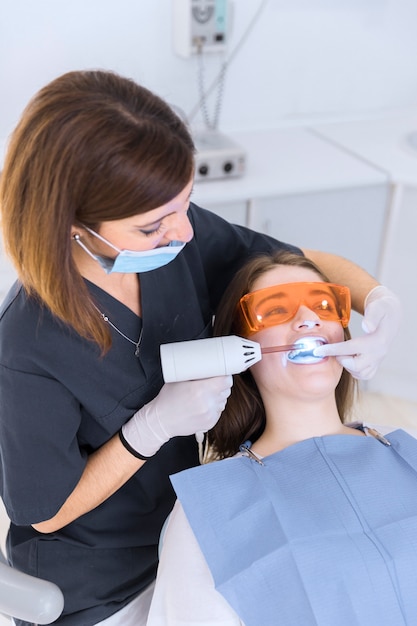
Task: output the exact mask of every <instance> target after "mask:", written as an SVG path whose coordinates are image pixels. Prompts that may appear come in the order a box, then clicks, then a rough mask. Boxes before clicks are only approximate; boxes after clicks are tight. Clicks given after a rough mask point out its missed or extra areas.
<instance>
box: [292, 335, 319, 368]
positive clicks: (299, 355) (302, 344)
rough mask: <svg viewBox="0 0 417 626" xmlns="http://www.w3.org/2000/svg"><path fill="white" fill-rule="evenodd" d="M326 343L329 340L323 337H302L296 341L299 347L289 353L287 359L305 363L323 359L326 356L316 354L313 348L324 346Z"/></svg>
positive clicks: (295, 343)
mask: <svg viewBox="0 0 417 626" xmlns="http://www.w3.org/2000/svg"><path fill="white" fill-rule="evenodd" d="M325 343H327V341H326V339H324V338H323V337H300V339H297V340H296V341H295V342H294V345H296V346H297V348H296V349H294V350H290V352H288V353H287V359H288V361H291V363H300V364H303V365H309V364H310V363H318V362H319V361H323V359H325V358H326V357H323V356H314V354H313V350H314V349H315V348H318V347H319V346H323V345H324V344H325ZM298 346H299V347H298Z"/></svg>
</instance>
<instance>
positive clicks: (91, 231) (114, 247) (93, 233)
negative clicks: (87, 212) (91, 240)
mask: <svg viewBox="0 0 417 626" xmlns="http://www.w3.org/2000/svg"><path fill="white" fill-rule="evenodd" d="M83 228H85V230H87V231H88V232H89V233H90V235H94V237H97V239H100V241H102V242H103V243H105V244H106V245H108V246H110V248H113V250H116V252H121V250H120V248H117V247H116V246H114V245H113V244H112V243H111V242H110V241H107V239H105V238H104V237H102V236H101V235H99V234H98V233H96V232H95V231H94V230H91V228H89V227H88V226H83Z"/></svg>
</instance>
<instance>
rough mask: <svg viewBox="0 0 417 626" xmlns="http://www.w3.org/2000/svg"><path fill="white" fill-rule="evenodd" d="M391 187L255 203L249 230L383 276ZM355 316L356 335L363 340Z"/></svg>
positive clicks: (338, 191)
mask: <svg viewBox="0 0 417 626" xmlns="http://www.w3.org/2000/svg"><path fill="white" fill-rule="evenodd" d="M387 203H388V187H387V186H386V185H378V186H372V187H360V188H350V189H338V190H332V191H323V192H320V193H311V194H307V193H306V194H299V195H291V196H279V197H274V198H267V199H262V200H256V201H254V202H253V203H252V206H251V209H250V212H249V220H248V222H249V226H250V227H251V228H254V229H255V230H259V231H262V232H266V233H268V234H270V235H273V236H274V237H276V238H277V239H280V240H282V241H286V242H288V243H292V244H295V245H298V246H300V247H301V248H310V249H315V250H322V251H325V252H332V253H335V254H338V255H341V256H344V257H346V258H348V259H350V260H351V261H354V262H355V263H357V264H358V265H360V266H362V267H363V268H365V269H366V270H367V271H368V272H369V273H370V274H372V275H374V276H378V273H379V264H380V254H381V245H382V239H383V233H384V225H385V219H386V213H387ZM360 321H361V316H359V315H357V314H353V315H352V322H351V324H350V328H351V331H352V334H353V335H355V336H356V335H358V334H362V330H361V326H360Z"/></svg>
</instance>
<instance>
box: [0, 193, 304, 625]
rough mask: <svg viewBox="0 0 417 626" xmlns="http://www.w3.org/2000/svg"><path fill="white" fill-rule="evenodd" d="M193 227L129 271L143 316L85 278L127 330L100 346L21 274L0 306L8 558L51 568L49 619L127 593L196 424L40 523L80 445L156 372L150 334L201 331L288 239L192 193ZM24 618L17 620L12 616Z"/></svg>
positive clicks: (116, 422) (67, 620)
mask: <svg viewBox="0 0 417 626" xmlns="http://www.w3.org/2000/svg"><path fill="white" fill-rule="evenodd" d="M189 217H190V220H191V222H192V225H193V228H194V238H193V239H192V241H191V242H189V243H188V244H187V245H186V246H185V248H184V250H183V251H182V252H181V253H180V254H179V256H178V257H177V258H176V259H175V260H173V261H172V262H171V263H169V264H168V265H166V266H165V267H163V268H160V269H157V270H154V271H152V272H147V273H144V274H141V276H140V283H141V294H142V295H141V298H142V319H140V318H139V317H137V316H136V315H135V314H134V313H133V312H132V311H131V310H130V309H128V308H127V307H125V306H124V305H123V304H121V303H120V302H119V301H118V300H116V299H114V298H113V297H112V296H110V295H109V294H107V293H106V292H104V291H102V290H101V289H100V288H98V287H97V286H95V285H93V284H92V283H89V282H87V286H88V288H89V290H90V292H91V295H92V297H93V298H94V300H95V302H96V304H97V306H98V308H99V309H100V310H101V311H102V312H103V313H105V314H106V315H108V317H109V319H110V320H112V321H113V322H114V323H115V324H116V326H117V327H118V328H119V329H121V330H122V331H123V333H125V334H126V335H127V336H128V337H130V338H131V339H133V340H136V339H137V338H138V337H139V335H140V331H141V328H142V324H143V337H142V342H141V346H140V355H139V358H138V357H136V356H135V354H134V352H135V346H134V345H132V344H131V343H130V342H128V341H127V340H126V339H124V338H123V337H121V336H120V335H119V334H118V333H116V332H114V333H113V345H112V348H111V349H110V351H109V352H108V353H107V354H106V355H105V356H104V357H102V356H100V354H99V350H98V349H97V347H96V346H95V345H94V344H92V343H90V342H88V341H85V340H84V339H82V338H80V337H79V336H78V335H77V334H76V333H75V332H73V331H72V330H71V329H69V328H68V327H66V326H65V325H64V324H62V323H61V322H59V321H57V319H56V318H54V317H53V316H52V315H51V314H50V312H49V311H48V310H47V309H45V308H43V307H42V306H41V304H40V303H38V302H37V301H36V300H35V299H33V298H28V297H27V296H26V294H25V292H24V290H23V289H22V287H21V285H20V284H19V283H16V284H15V285H14V286H13V287H12V288H11V290H10V292H9V294H8V296H7V297H6V299H5V301H4V303H3V305H2V308H1V310H0V461H1V464H0V472H1V475H0V478H1V483H0V484H1V496H2V498H3V500H4V503H5V506H6V509H7V512H8V514H9V517H10V519H11V520H12V523H11V527H10V532H9V536H8V554H9V558H10V560H11V562H12V564H13V566H15V567H16V568H18V569H20V570H22V571H25V572H27V573H29V574H32V575H35V576H39V577H41V578H45V579H47V580H51V581H54V582H55V583H56V584H57V585H58V586H59V587H60V588H61V589H62V591H63V593H64V596H65V608H64V612H63V615H62V617H61V618H60V619H58V621H57V622H56V623H59V624H65V625H82V626H89V625H91V624H95V623H97V622H99V621H101V620H103V619H105V618H106V617H108V616H109V615H111V614H113V613H114V612H116V611H117V610H119V609H121V608H122V607H123V606H125V605H126V604H127V603H128V602H129V601H130V600H131V599H132V598H133V597H134V596H135V595H136V594H138V593H139V592H140V591H142V590H143V589H144V588H145V587H146V586H147V585H148V584H149V583H150V582H151V581H152V580H153V579H154V577H155V573H156V567H157V545H158V539H159V533H160V529H161V526H162V524H163V522H164V520H165V518H166V517H167V515H168V513H169V512H170V510H171V508H172V506H173V503H174V493H173V490H172V487H171V485H170V482H169V479H168V476H169V475H170V474H174V473H176V472H178V471H180V470H182V469H185V468H188V467H191V466H193V465H196V464H198V455H197V447H196V443H195V438H194V436H191V437H176V438H174V439H172V440H171V441H169V442H168V443H167V444H165V445H164V446H163V447H162V448H161V450H160V451H159V452H158V453H157V454H156V455H155V456H154V457H153V458H152V459H151V460H149V461H147V463H145V465H144V466H143V467H142V468H141V469H140V471H138V472H137V473H136V474H135V475H134V476H133V477H132V478H131V479H130V480H129V481H128V482H127V483H126V484H125V485H124V486H123V487H121V488H120V489H119V490H118V491H117V492H116V493H115V494H114V495H113V496H111V497H110V498H109V499H108V500H107V501H105V502H104V503H103V504H101V505H100V506H98V507H97V508H96V509H94V510H93V511H91V512H90V513H87V514H85V515H83V516H82V517H80V518H78V519H77V520H76V521H75V522H73V523H71V524H69V525H68V526H66V527H65V528H63V529H62V530H60V531H58V532H56V533H51V534H48V535H45V534H40V533H38V532H36V531H35V530H34V529H33V528H32V527H31V526H30V524H34V523H36V522H40V521H42V520H46V519H49V518H51V517H53V516H54V515H55V514H56V513H57V511H58V510H59V508H60V507H61V506H62V504H63V503H64V502H65V500H66V498H67V497H68V496H69V494H70V493H71V492H72V491H73V489H74V488H75V486H76V484H77V482H78V481H79V479H80V477H81V475H82V473H83V469H84V467H85V464H86V460H87V457H88V455H89V454H90V453H91V452H93V451H94V450H96V449H97V448H99V447H100V446H101V445H103V444H104V443H105V442H106V441H107V440H108V439H110V438H111V437H112V436H113V435H114V434H115V433H117V431H118V430H119V429H120V427H121V426H122V424H124V423H125V422H126V421H127V420H128V419H129V418H130V417H131V416H132V415H133V414H134V413H135V411H137V410H138V409H139V408H140V407H141V406H143V405H144V404H146V403H147V402H149V401H150V400H152V399H153V398H154V397H155V396H156V395H157V394H158V392H159V390H160V388H161V386H162V385H163V379H162V373H161V366H160V358H159V346H160V344H161V343H168V342H173V341H180V340H185V339H197V338H200V337H206V336H208V335H210V333H211V321H212V316H213V313H214V311H215V309H216V306H217V304H218V302H219V299H220V297H221V296H222V294H223V292H224V290H225V288H226V286H227V285H228V283H229V281H230V279H231V278H232V276H233V275H234V273H235V272H236V270H237V269H238V268H239V267H240V266H241V265H242V263H243V262H244V261H245V260H246V259H247V258H248V256H250V255H252V254H256V253H260V252H265V251H269V250H271V249H276V248H287V249H291V250H294V251H296V252H298V253H300V251H299V250H298V249H297V248H293V247H292V246H288V245H287V244H282V243H280V242H277V241H276V240H274V239H272V238H269V237H267V236H265V235H261V234H258V233H254V232H252V231H250V230H248V229H245V228H242V227H238V226H232V225H230V224H229V223H228V222H226V221H224V220H223V219H221V218H220V217H218V216H216V215H214V214H213V213H210V212H209V211H205V210H203V209H200V208H198V207H196V206H195V205H191V206H190V209H189ZM17 623H18V624H21V625H22V624H24V622H17Z"/></svg>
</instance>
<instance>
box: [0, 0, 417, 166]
mask: <svg viewBox="0 0 417 626" xmlns="http://www.w3.org/2000/svg"><path fill="white" fill-rule="evenodd" d="M262 7H264V8H263V10H262V11H261V13H260V16H259V19H258V20H257V22H256V24H255V27H254V29H253V30H252V31H251V33H250V35H249V36H248V38H247V39H246V40H245V42H244V44H243V45H242V47H241V48H240V49H239V52H238V54H236V56H234V57H233V59H232V62H231V64H230V67H229V71H228V75H227V79H226V85H225V92H224V104H223V108H222V114H221V121H220V126H221V128H222V129H223V130H225V131H228V130H245V129H251V128H269V127H273V126H277V125H281V124H288V123H291V124H293V123H300V122H305V121H307V122H310V121H317V120H326V119H329V118H330V119H343V118H349V117H350V118H355V116H360V115H363V114H367V113H374V112H379V111H383V110H384V109H390V108H396V107H402V106H410V105H415V104H417V69H416V65H415V63H414V59H415V58H416V55H417V37H416V29H415V26H416V23H417V2H416V1H415V0H269V1H264V0H251V1H250V2H248V0H234V18H233V21H232V33H231V40H230V45H229V49H228V53H227V56H230V54H232V53H233V50H234V48H235V46H236V44H237V43H238V41H239V40H240V38H241V37H242V35H243V33H244V32H245V30H246V28H247V26H248V25H249V23H250V22H251V20H252V18H253V17H254V16H255V14H256V13H257V11H258V9H260V8H262ZM171 21H172V3H171V0H151V1H148V0H117V1H115V0H111V1H110V0H71V2H62V1H60V0H35V1H32V0H2V3H1V19H0V86H1V98H0V155H2V154H3V146H4V142H5V141H6V138H7V136H8V135H9V133H10V131H11V130H12V128H13V127H14V125H15V123H16V121H17V119H18V117H19V115H20V113H21V111H22V108H23V106H24V105H25V104H26V102H27V100H28V99H29V98H30V96H31V95H32V94H33V93H34V92H35V91H37V90H38V89H39V88H40V87H41V86H42V85H44V84H45V83H46V82H48V81H49V80H51V79H52V78H54V77H55V76H57V75H59V74H61V73H63V72H65V71H68V70H72V69H81V68H92V67H94V68H97V67H100V68H108V69H113V70H116V71H118V72H120V73H122V74H125V75H128V76H131V77H133V78H134V79H136V80H137V81H139V82H141V83H143V84H144V85H146V86H147V87H149V88H151V89H152V90H154V91H156V92H157V93H159V94H160V95H161V96H163V97H165V98H166V99H168V100H169V101H170V102H172V103H174V104H176V105H178V106H180V107H181V108H182V109H183V110H184V111H185V112H186V113H187V114H188V113H190V112H191V111H192V110H193V109H194V107H195V104H196V103H197V102H198V90H197V81H196V73H197V65H196V59H195V58H192V59H191V60H184V59H181V58H180V57H177V56H176V55H175V54H174V53H173V50H172V37H171ZM220 59H221V55H220V54H218V53H216V54H214V55H212V56H211V57H210V58H208V59H207V79H208V84H210V82H211V79H212V78H213V77H214V76H215V75H216V74H217V72H218V70H219V67H220ZM195 121H196V123H197V122H198V119H196V120H195Z"/></svg>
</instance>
